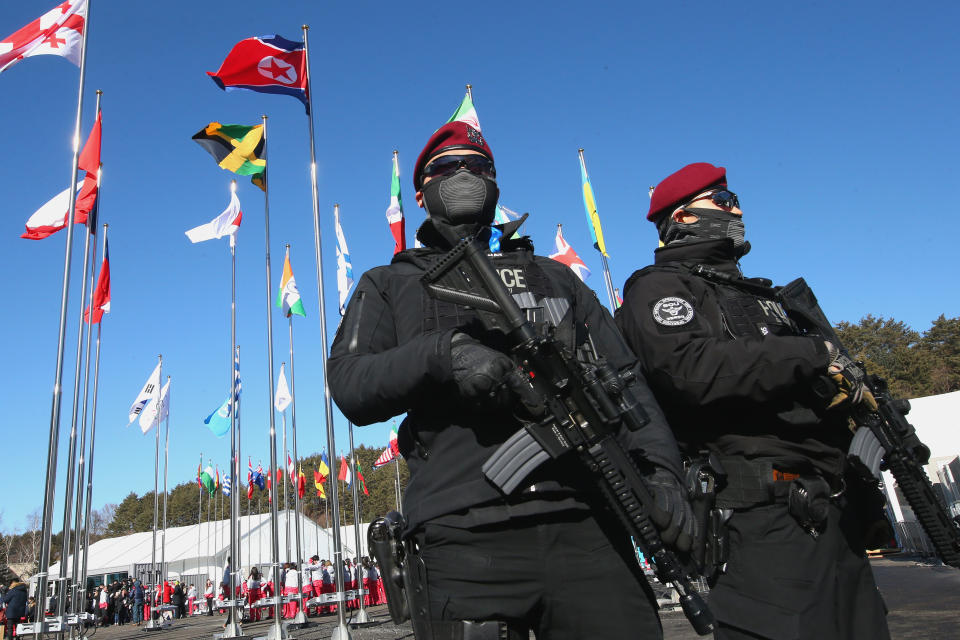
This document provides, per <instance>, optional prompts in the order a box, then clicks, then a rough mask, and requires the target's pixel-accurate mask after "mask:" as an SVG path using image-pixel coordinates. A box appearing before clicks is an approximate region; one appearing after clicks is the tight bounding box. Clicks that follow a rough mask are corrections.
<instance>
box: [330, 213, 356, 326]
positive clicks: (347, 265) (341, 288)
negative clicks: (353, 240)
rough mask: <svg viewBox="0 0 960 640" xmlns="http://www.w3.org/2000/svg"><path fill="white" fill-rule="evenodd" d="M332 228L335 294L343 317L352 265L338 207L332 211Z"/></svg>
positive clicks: (351, 279)
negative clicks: (334, 245) (335, 235)
mask: <svg viewBox="0 0 960 640" xmlns="http://www.w3.org/2000/svg"><path fill="white" fill-rule="evenodd" d="M333 228H334V230H335V231H336V232H337V292H338V293H339V294H340V315H343V313H344V311H345V310H346V308H347V298H348V297H349V296H350V288H351V287H353V263H351V262H350V251H349V249H347V239H346V238H344V237H343V229H342V228H341V227H340V207H334V209H333Z"/></svg>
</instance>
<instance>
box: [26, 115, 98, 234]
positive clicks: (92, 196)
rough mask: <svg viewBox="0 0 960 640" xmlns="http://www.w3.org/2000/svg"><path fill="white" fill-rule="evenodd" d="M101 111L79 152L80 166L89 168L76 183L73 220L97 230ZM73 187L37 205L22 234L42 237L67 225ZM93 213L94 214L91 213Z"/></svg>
mask: <svg viewBox="0 0 960 640" xmlns="http://www.w3.org/2000/svg"><path fill="white" fill-rule="evenodd" d="M100 137H101V127H100V113H99V112H98V113H97V119H96V121H95V122H94V124H93V128H92V129H91V130H90V135H89V136H88V137H87V142H86V143H85V144H84V146H83V152H82V153H81V154H80V158H79V161H78V168H79V169H80V170H81V171H86V177H85V178H84V179H83V180H82V181H81V182H80V184H78V185H77V190H78V193H77V202H76V204H75V205H74V210H73V221H74V222H75V223H76V224H86V225H88V228H89V229H90V230H91V231H92V232H93V233H96V225H97V221H96V215H95V210H96V200H97V176H98V173H99V169H100ZM69 194H70V188H69V187H67V188H66V189H64V190H63V191H61V192H60V193H58V194H57V195H55V196H54V197H53V198H51V199H50V200H49V201H47V203H46V204H44V205H43V206H42V207H40V208H39V209H37V210H36V211H35V212H34V214H33V215H32V216H30V218H29V219H27V223H26V231H24V232H23V233H22V234H20V237H21V238H25V239H27V240H43V239H44V238H48V237H50V236H52V235H53V234H55V233H56V232H57V231H60V230H61V229H66V228H67V214H69V213H70V195H69ZM91 216H92V217H91Z"/></svg>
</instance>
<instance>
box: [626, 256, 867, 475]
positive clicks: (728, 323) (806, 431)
mask: <svg viewBox="0 0 960 640" xmlns="http://www.w3.org/2000/svg"><path fill="white" fill-rule="evenodd" d="M697 264H703V265H706V266H709V267H712V268H714V269H716V270H718V271H721V272H723V273H726V274H730V275H733V276H735V277H737V278H740V277H742V276H741V274H740V271H739V269H738V267H737V261H736V257H735V254H734V251H733V244H732V242H730V241H729V240H717V241H706V242H697V243H691V244H688V245H676V246H672V247H664V248H660V249H658V250H657V251H656V258H655V264H654V265H653V266H650V267H646V268H644V269H642V270H640V271H637V272H636V273H634V274H633V275H632V276H631V277H630V278H629V279H628V280H627V282H626V284H625V285H624V304H623V307H622V308H621V309H619V310H618V312H617V316H616V321H617V325H618V326H619V327H620V330H621V331H622V333H623V335H624V336H625V337H626V339H627V342H628V343H629V344H630V346H631V347H633V348H634V349H635V350H636V351H637V353H638V354H639V355H640V357H641V360H642V361H643V365H644V368H645V371H646V372H647V376H648V380H649V382H650V386H651V387H652V388H653V390H654V393H655V394H656V397H657V400H658V401H659V402H660V405H661V406H662V407H663V410H664V412H665V413H666V415H667V418H668V420H669V422H670V425H671V426H672V427H673V429H674V431H675V433H676V434H677V439H678V440H679V441H680V444H681V447H682V448H685V449H686V450H688V451H689V452H690V453H692V454H693V453H696V452H698V451H701V450H703V449H708V450H713V451H716V452H719V453H721V454H725V455H736V456H742V457H746V458H765V459H769V460H770V461H771V462H774V463H778V464H779V465H780V466H781V467H784V468H799V469H801V470H802V469H803V468H807V467H809V466H810V465H813V466H816V467H819V468H820V469H821V470H822V471H824V472H826V473H831V474H838V473H839V471H840V469H841V465H842V462H843V458H844V453H843V452H844V451H846V448H847V444H848V443H849V438H850V434H849V430H848V429H846V428H845V424H844V423H843V419H842V417H840V416H837V415H831V414H827V413H825V412H823V411H822V408H821V407H822V403H818V402H817V401H816V400H815V399H814V397H813V395H812V391H811V386H812V384H813V382H814V381H815V380H816V379H817V378H818V377H819V376H821V375H823V374H824V372H825V370H826V367H827V364H828V363H829V356H828V354H827V350H826V347H825V346H824V345H823V341H822V340H820V339H816V338H811V337H807V336H800V335H797V333H796V331H795V328H793V327H792V326H791V322H790V321H789V319H788V318H786V317H785V316H784V314H783V313H782V311H783V310H782V308H780V307H778V306H776V305H772V304H771V303H770V301H769V300H767V299H765V298H762V297H758V296H757V295H754V294H751V293H749V292H746V291H745V290H743V289H741V288H738V287H737V286H736V284H735V283H729V284H728V283H723V282H718V281H716V280H712V279H706V278H703V277H700V276H698V275H694V274H693V273H692V271H691V270H690V268H691V267H693V266H694V265H697Z"/></svg>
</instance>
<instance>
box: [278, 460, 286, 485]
mask: <svg viewBox="0 0 960 640" xmlns="http://www.w3.org/2000/svg"><path fill="white" fill-rule="evenodd" d="M281 464H282V463H281ZM285 475H286V473H285V472H284V470H283V469H277V486H280V485H282V484H283V476H285Z"/></svg>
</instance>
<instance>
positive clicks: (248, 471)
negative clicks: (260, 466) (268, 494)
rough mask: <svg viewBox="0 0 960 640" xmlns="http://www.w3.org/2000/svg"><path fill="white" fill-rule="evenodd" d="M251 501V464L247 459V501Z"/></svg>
mask: <svg viewBox="0 0 960 640" xmlns="http://www.w3.org/2000/svg"><path fill="white" fill-rule="evenodd" d="M252 499H253V462H251V461H250V458H247V500H252Z"/></svg>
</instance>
